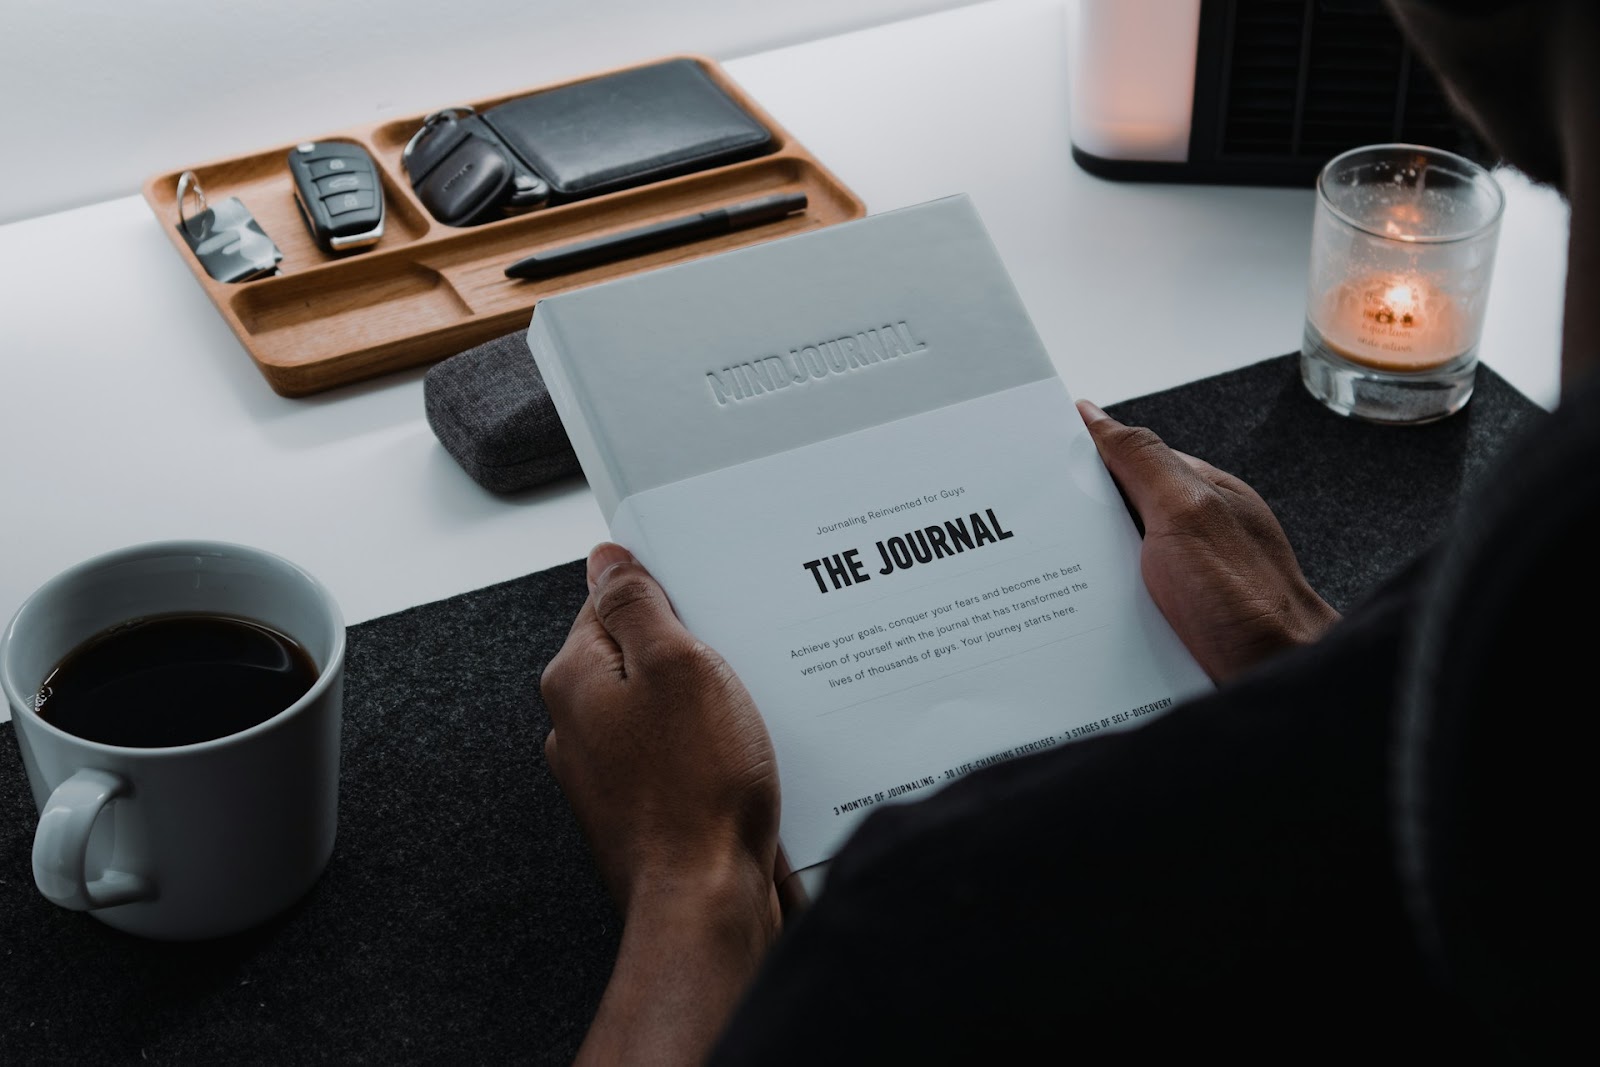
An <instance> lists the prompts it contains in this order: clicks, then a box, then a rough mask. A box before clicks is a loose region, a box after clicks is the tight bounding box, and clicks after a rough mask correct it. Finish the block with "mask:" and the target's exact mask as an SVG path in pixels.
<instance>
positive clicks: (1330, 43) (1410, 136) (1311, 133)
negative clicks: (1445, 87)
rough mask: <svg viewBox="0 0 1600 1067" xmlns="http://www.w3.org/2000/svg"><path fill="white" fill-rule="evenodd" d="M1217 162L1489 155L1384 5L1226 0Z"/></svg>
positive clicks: (1365, 0)
mask: <svg viewBox="0 0 1600 1067" xmlns="http://www.w3.org/2000/svg"><path fill="white" fill-rule="evenodd" d="M1225 2H1226V8H1227V9H1226V13H1225V16H1224V17H1225V19H1226V23H1227V29H1226V35H1225V39H1226V41H1227V55H1226V58H1225V60H1224V63H1223V67H1222V72H1221V73H1222V76H1223V85H1222V86H1221V89H1222V92H1221V93H1220V94H1219V99H1220V110H1221V115H1220V116H1219V118H1220V121H1219V122H1218V123H1217V125H1216V128H1217V130H1218V133H1219V137H1218V140H1217V143H1216V151H1217V159H1218V161H1228V162H1239V163H1244V162H1249V161H1252V160H1259V161H1263V162H1265V161H1274V162H1280V163H1284V162H1292V163H1303V164H1304V165H1306V166H1307V167H1308V168H1313V169H1314V168H1318V167H1320V165H1321V164H1322V163H1323V162H1325V161H1326V160H1328V159H1329V158H1331V157H1332V156H1335V155H1337V154H1338V153H1340V152H1342V151H1344V150H1345V149H1347V148H1354V147H1356V146H1358V145H1363V144H1374V143H1378V142H1382V141H1412V142H1416V143H1419V144H1429V145H1434V146H1437V147H1440V148H1446V149H1450V150H1452V151H1456V152H1461V153H1463V154H1465V155H1468V156H1472V157H1475V158H1481V156H1482V148H1481V146H1480V145H1479V144H1478V143H1477V141H1476V139H1475V138H1473V137H1472V136H1471V135H1470V133H1469V132H1468V131H1467V130H1466V129H1465V128H1464V127H1463V126H1462V125H1461V124H1460V123H1459V122H1458V121H1457V120H1456V119H1455V117H1454V116H1453V115H1452V113H1451V111H1450V108H1449V105H1448V103H1447V101H1446V99H1445V97H1444V94H1443V92H1442V91H1441V90H1440V88H1439V86H1438V84H1437V82H1436V81H1435V80H1434V78H1433V77H1432V75H1431V74H1430V73H1429V72H1428V71H1427V69H1426V68H1425V67H1424V66H1423V65H1422V63H1421V62H1420V61H1418V60H1417V59H1416V58H1415V57H1414V55H1413V54H1412V51H1411V49H1410V47H1409V46H1408V45H1406V44H1405V42H1404V40H1403V38H1402V37H1401V35H1400V30H1399V28H1398V27H1397V26H1396V25H1395V24H1394V21H1393V19H1392V18H1391V17H1390V16H1389V14H1388V12H1387V11H1386V10H1385V9H1384V7H1383V5H1382V4H1381V2H1380V0H1225Z"/></svg>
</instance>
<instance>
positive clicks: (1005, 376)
mask: <svg viewBox="0 0 1600 1067" xmlns="http://www.w3.org/2000/svg"><path fill="white" fill-rule="evenodd" d="M528 346H529V348H530V349H531V350H532V352H533V355H534V358H535V360H536V361H537V362H538V366H539V370H540V373H541V374H542V375H543V377H544V380H545V382H546V384H547V385H548V386H549V388H550V393H551V396H552V397H553V398H554V401H555V405H556V410H557V411H558V412H559V414H560V416H561V420H562V423H563V424H564V426H565V427H566V430H567V432H568V435H569V436H570V437H571V439H572V443H573V447H574V448H575V449H576V451H577V454H578V459H579V460H580V462H581V463H582V465H583V470H584V473H585V475H586V476H587V477H588V480H589V484H590V486H591V487H592V488H593V490H594V494H595V498H596V500H597V501H598V502H599V505H600V508H601V511H602V512H603V513H604V516H605V518H606V521H607V523H608V525H609V527H610V530H611V534H612V537H613V538H614V539H615V540H616V541H617V542H618V543H619V544H621V545H623V546H624V547H626V548H627V549H629V550H630V551H632V552H633V553H634V555H636V556H637V557H638V558H639V560H640V562H641V563H643V564H644V565H645V566H646V567H647V568H649V570H650V571H651V573H652V574H654V575H655V577H656V578H657V580H658V581H660V582H661V584H662V586H663V588H665V590H666V591H667V594H668V596H669V597H671V599H672V603H673V605H674V607H675V608H676V609H677V612H678V614H679V616H680V617H681V618H682V619H683V622H684V624H685V625H686V626H687V627H688V628H689V630H690V631H691V632H692V633H694V634H695V635H696V636H698V637H699V638H700V639H701V640H703V641H705V642H706V643H707V644H708V645H710V646H711V647H712V648H714V649H716V650H717V651H718V652H720V653H721V654H722V655H723V656H724V657H726V659H727V660H728V662H729V664H730V665H731V666H732V667H733V669H734V670H735V671H736V672H737V673H738V675H739V677H740V678H741V679H742V680H743V681H744V683H745V685H746V686H747V687H748V688H749V690H750V693H751V695H752V696H753V697H754V699H755V702H756V704H757V706H758V707H759V708H760V709H761V714H762V717H763V718H764V720H765V721H766V724H767V728H768V730H769V731H770V732H771V735H772V741H773V745H774V747H775V749H776V752H777V758H778V771H779V777H780V782H781V786H782V791H783V812H782V825H781V829H780V835H781V838H782V841H783V847H784V850H785V853H786V855H787V857H788V860H789V862H790V864H791V865H792V866H793V868H794V869H796V870H800V869H803V868H809V867H812V866H813V865H816V864H819V863H822V862H824V861H826V860H827V859H828V858H830V857H831V856H832V855H833V853H834V852H835V851H836V850H837V849H838V848H839V846H840V845H841V844H842V843H843V842H844V840H845V838H846V837H847V836H848V835H849V834H850V832H851V831H852V830H853V829H854V828H855V827H856V826H857V825H858V824H859V823H860V821H861V820H862V819H863V818H864V817H865V816H866V815H867V814H869V813H870V812H871V811H872V810H873V809H874V808H876V807H878V806H879V805H881V804H888V803H895V802H900V801H906V800H913V799H916V798H919V797H923V796H927V795H928V794H930V793H931V792H933V791H934V790H936V789H938V788H940V787H941V786H943V785H945V784H946V783H948V782H950V781H952V780H954V779H957V778H960V777H962V776H963V775H965V774H968V773H970V772H971V771H973V770H975V769H978V768H981V767H985V766H989V765H990V764H992V763H995V762H999V761H1002V760H1006V759H1010V758H1015V757H1017V756H1020V755H1024V754H1027V753H1030V752H1034V751H1039V750H1042V749H1045V748H1049V747H1052V746H1055V745H1059V744H1063V743H1065V742H1069V741H1072V740H1075V739H1077V738H1081V737H1085V736H1088V735H1091V734H1094V733H1096V732H1098V731H1102V730H1115V729H1123V728H1127V727H1131V726H1134V725H1137V724H1138V723H1140V722H1142V721H1145V720H1146V719H1147V718H1148V717H1149V716H1151V715H1153V714H1155V713H1157V712H1159V711H1161V710H1163V709H1165V708H1167V707H1169V706H1171V705H1172V704H1175V703H1177V702H1178V701H1179V700H1181V699H1182V698H1184V697H1185V696H1188V695H1191V694H1193V693H1195V692H1198V691H1201V690H1203V689H1205V688H1206V687H1208V686H1209V682H1208V681H1207V679H1206V677H1205V675H1204V673H1203V672H1202V671H1201V670H1200V668H1199V666H1198V665H1197V664H1196V663H1195V662H1194V660H1193V659H1192V658H1191V657H1190V656H1189V654H1188V653H1187V652H1186V651H1185V650H1184V648H1183V646H1182V644H1181V643H1180V642H1179V641H1178V639H1177V637H1176V635H1175V634H1174V633H1173V631H1172V629H1171V627H1170V626H1169V625H1168V624H1167V622H1166V620H1165V619H1164V618H1163V617H1162V615H1161V613H1160V611H1159V609H1157V608H1156V606H1155V604H1154V603H1153V601H1152V600H1151V599H1150V596H1149V593H1148V592H1147V591H1146V589H1145V587H1144V582H1143V580H1142V578H1141V577H1140V571H1139V536H1138V533H1137V530H1136V529H1135V527H1134V525H1133V521H1132V519H1131V518H1130V516H1129V515H1128V513H1127V510H1126V508H1125V507H1124V505H1123V503H1122V500H1121V498H1120V496H1119V495H1118V493H1117V490H1116V487H1115V486H1114V484H1113V483H1112V481H1111V477H1110V475H1109V473H1108V472H1107V471H1106V469H1105V466H1104V464H1103V463H1102V462H1101V460H1100V458H1099V454H1098V453H1097V452H1096V450H1095V446H1094V442H1093V440H1092V439H1091V438H1090V437H1089V434H1088V431H1087V430H1086V429H1085V428H1084V424H1083V420H1082V418H1081V417H1080V416H1079V414H1078V412H1077V409H1076V408H1075V407H1074V406H1073V403H1072V398H1071V397H1070V396H1069V394H1068V392H1067V390H1066V388H1065V386H1064V385H1063V384H1062V382H1061V380H1060V378H1059V377H1058V376H1057V374H1056V372H1055V369H1054V366H1053V365H1052V363H1051V361H1050V358H1049V356H1048V355H1047V353H1046V352H1045V350H1044V346H1043V344H1042V342H1041V341H1040V339H1039V336H1038V334H1037V332H1036V331H1035V330H1034V328H1033V324H1032V323H1031V321H1030V320H1029V318H1028V315H1027V312H1026V310H1025V309H1024V308H1023V305H1022V301H1021V299H1020V298H1019V296H1018V294H1017V292H1016V289H1015V287H1014V286H1013V284H1012V282H1011V280H1010V277H1009V276H1008V275H1007V273H1006V271H1005V268H1004V266H1003V264H1002V263H1001V261H1000V257H999V255H998V253H997V252H996V250H995V248H994V245H993V242H992V241H991V240H990V239H989V236H988V234H987V232H986V231H985V230H984V227H983V224H982V222H981V221H980V219H979V218H978V215H977V212H976V211H975V210H974V209H973V206H972V204H971V202H970V201H969V200H968V199H967V198H966V197H950V198H946V199H943V200H937V201H933V202H931V203H928V204H923V205H919V206H916V207H911V208H905V209H902V210H898V211H891V212H886V213H884V214H880V215H873V216H869V217H867V218H864V219H861V220H858V221H855V222H848V223H843V224H840V225H836V226H830V227H827V228H824V229H819V230H815V231H810V232H807V233H803V234H799V235H796V236H793V237H789V238H785V239H782V240H777V241H771V242H768V243H765V244H760V245H755V246H752V247H748V248H744V249H740V250H737V251H733V252H728V253H724V254H722V255H717V256H711V257H706V258H702V259H698V260H695V261H693V262H689V263H684V264H682V265H678V266H674V267H669V268H665V269H662V270H657V271H652V272H648V273H644V274H639V275H634V276H632V277H628V278H622V279H619V280H616V281H612V282H607V283H603V284H600V285H596V286H593V287H590V288H585V289H581V290H576V291H573V292H568V293H563V294H560V295H557V296H553V297H549V298H547V299H545V300H544V301H542V302H541V303H540V304H539V306H538V308H537V309H536V311H535V313H534V316H533V321H532V325H531V327H530V329H529V331H528Z"/></svg>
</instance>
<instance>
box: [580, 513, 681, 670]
mask: <svg viewBox="0 0 1600 1067" xmlns="http://www.w3.org/2000/svg"><path fill="white" fill-rule="evenodd" d="M597 556H599V557H601V559H600V563H599V566H598V567H597V566H596V557H597ZM596 570H598V573H597V574H595V578H594V581H595V591H594V594H593V596H592V597H591V599H592V600H593V601H594V610H595V616H596V617H597V618H598V620H599V622H600V625H601V626H603V627H605V630H606V633H607V634H609V635H610V637H611V640H612V641H614V642H615V643H616V646H617V648H618V649H619V650H620V651H621V654H622V662H623V667H624V670H626V666H627V663H628V662H629V661H630V660H636V659H638V658H639V657H640V656H641V655H642V654H643V653H644V652H645V650H646V649H647V648H649V647H650V646H652V645H657V644H661V643H664V642H669V641H673V640H678V639H682V640H685V641H687V640H691V638H690V637H689V632H688V631H687V630H685V629H684V628H683V623H681V622H679V621H678V616H677V614H676V613H674V612H673V610H672V604H671V602H670V601H669V600H668V599H667V594H666V592H665V591H664V590H663V589H662V588H661V586H660V585H659V584H658V583H657V582H656V580H655V579H654V578H652V577H651V576H650V572H649V571H647V570H645V569H644V567H643V566H641V565H640V564H639V561H638V560H636V559H634V558H633V556H632V555H631V554H629V553H628V552H627V551H626V550H624V549H621V548H619V547H617V546H616V545H609V544H608V545H601V546H599V547H598V548H596V549H595V551H594V552H593V553H592V554H591V555H590V572H591V573H594V572H595V571H596Z"/></svg>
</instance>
